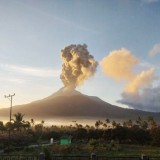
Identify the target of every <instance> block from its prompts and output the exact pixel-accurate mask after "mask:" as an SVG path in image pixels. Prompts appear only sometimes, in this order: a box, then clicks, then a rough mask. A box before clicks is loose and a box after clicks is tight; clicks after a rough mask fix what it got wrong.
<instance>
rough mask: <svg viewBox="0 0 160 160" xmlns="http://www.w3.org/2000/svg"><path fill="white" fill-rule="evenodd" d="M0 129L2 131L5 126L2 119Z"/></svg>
mask: <svg viewBox="0 0 160 160" xmlns="http://www.w3.org/2000/svg"><path fill="white" fill-rule="evenodd" d="M0 131H1V132H2V133H3V131H5V126H4V124H3V122H2V121H0Z"/></svg>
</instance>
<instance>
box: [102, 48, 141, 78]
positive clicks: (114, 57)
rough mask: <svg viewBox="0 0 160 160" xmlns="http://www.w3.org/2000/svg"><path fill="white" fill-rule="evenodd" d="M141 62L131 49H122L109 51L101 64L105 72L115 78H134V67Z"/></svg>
mask: <svg viewBox="0 0 160 160" xmlns="http://www.w3.org/2000/svg"><path fill="white" fill-rule="evenodd" d="M138 62H139V60H138V58H137V57H135V56H134V55H133V54H132V53H131V52H130V51H129V50H127V49H120V50H115V51H112V52H110V53H109V55H108V56H107V57H105V58H104V59H103V60H102V61H101V62H100V65H101V66H102V70H103V72H104V73H105V74H106V75H108V76H110V77H112V78H115V79H126V80H129V79H132V78H133V77H134V73H133V67H134V66H135V65H136V64H137V63H138Z"/></svg>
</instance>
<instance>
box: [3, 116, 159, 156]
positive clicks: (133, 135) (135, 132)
mask: <svg viewBox="0 0 160 160" xmlns="http://www.w3.org/2000/svg"><path fill="white" fill-rule="evenodd" d="M9 130H10V139H9V134H8V133H9V132H8V131H9ZM64 135H68V136H70V137H72V143H71V144H70V145H61V144H60V139H61V137H63V136H64ZM51 138H53V139H54V141H53V144H50V139H51ZM8 149H9V150H10V152H12V153H15V152H16V153H17V152H18V153H29V154H32V153H33V154H38V153H40V152H42V151H43V152H45V154H46V155H48V157H49V156H50V154H83V155H85V154H86V155H87V154H90V153H93V152H94V153H96V154H100V155H114V156H116V155H117V156H120V155H138V156H139V155H141V154H142V153H143V154H147V155H154V156H158V155H159V156H160V127H159V126H158V125H157V123H156V122H155V121H154V119H153V118H152V117H148V119H146V120H143V119H142V118H141V117H138V118H137V120H136V121H132V120H128V121H125V122H123V123H117V122H116V121H112V122H111V121H110V120H109V119H106V120H105V121H104V122H103V121H100V120H97V121H96V122H95V126H89V125H87V124H86V125H85V126H83V125H81V124H75V125H70V126H53V125H52V126H50V127H47V126H45V122H44V121H43V120H42V121H41V123H38V124H35V121H34V119H31V120H30V121H25V120H24V115H23V114H21V113H17V114H15V115H14V119H13V120H12V121H11V122H7V123H6V124H4V123H3V122H0V150H4V151H5V152H7V151H8Z"/></svg>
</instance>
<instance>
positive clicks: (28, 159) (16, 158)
mask: <svg viewBox="0 0 160 160" xmlns="http://www.w3.org/2000/svg"><path fill="white" fill-rule="evenodd" d="M0 160H160V157H146V156H143V157H141V156H130V157H114V156H112V157H109V156H96V155H95V154H91V155H86V156H85V155H52V156H51V158H50V159H48V158H45V157H44V154H43V155H42V154H40V155H0Z"/></svg>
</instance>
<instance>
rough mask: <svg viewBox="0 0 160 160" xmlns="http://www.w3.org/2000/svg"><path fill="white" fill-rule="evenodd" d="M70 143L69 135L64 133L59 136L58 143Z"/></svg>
mask: <svg viewBox="0 0 160 160" xmlns="http://www.w3.org/2000/svg"><path fill="white" fill-rule="evenodd" d="M69 144H71V136H68V135H64V136H62V137H61V138H60V145H69Z"/></svg>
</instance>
